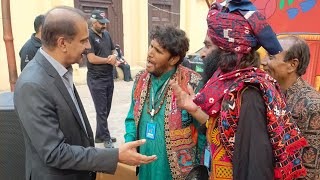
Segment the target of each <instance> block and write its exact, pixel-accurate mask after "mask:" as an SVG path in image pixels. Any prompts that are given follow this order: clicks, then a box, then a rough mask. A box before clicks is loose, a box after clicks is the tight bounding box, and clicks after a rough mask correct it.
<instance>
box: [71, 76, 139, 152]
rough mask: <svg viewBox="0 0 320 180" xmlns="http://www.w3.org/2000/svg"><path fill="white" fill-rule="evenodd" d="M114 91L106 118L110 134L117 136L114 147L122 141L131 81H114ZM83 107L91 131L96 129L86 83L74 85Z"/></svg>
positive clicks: (129, 99)
mask: <svg viewBox="0 0 320 180" xmlns="http://www.w3.org/2000/svg"><path fill="white" fill-rule="evenodd" d="M114 85H115V87H114V93H113V101H112V107H111V112H110V115H109V118H108V123H109V130H110V133H111V136H113V137H116V138H117V142H116V143H115V144H114V145H115V147H119V145H120V144H123V143H124V138H123V135H124V132H125V126H124V120H125V118H126V117H127V113H128V111H129V107H130V103H131V90H132V85H133V82H132V81H130V82H125V81H122V80H119V81H115V83H114ZM76 88H77V90H78V92H79V94H80V97H81V100H82V103H83V105H84V108H85V110H86V113H87V116H88V118H89V121H90V124H91V128H92V130H93V133H94V134H95V131H96V112H95V109H94V104H93V101H92V98H91V95H90V92H89V89H88V86H87V85H77V86H76ZM96 146H97V147H103V144H101V143H99V144H96Z"/></svg>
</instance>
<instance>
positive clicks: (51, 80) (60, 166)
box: [14, 51, 118, 180]
mask: <svg viewBox="0 0 320 180" xmlns="http://www.w3.org/2000/svg"><path fill="white" fill-rule="evenodd" d="M75 94H76V99H77V100H78V102H79V106H80V109H81V113H82V115H83V119H84V122H85V124H86V130H87V132H88V135H87V134H86V132H85V129H84V128H85V127H83V125H82V122H81V119H80V116H79V113H78V112H77V110H76V106H75V105H74V103H73V101H72V99H71V96H70V95H69V93H68V90H67V88H66V87H65V85H64V83H63V81H62V79H61V77H60V76H59V74H58V72H57V71H56V70H55V69H54V67H53V66H52V65H51V64H50V63H49V61H48V60H47V59H46V58H45V57H44V56H43V55H42V54H41V53H40V51H38V52H37V54H36V56H35V58H34V60H33V61H31V62H30V65H28V67H26V68H25V70H24V71H23V72H22V73H21V75H20V77H19V78H18V81H17V83H16V87H15V93H14V103H15V109H16V112H17V114H18V116H19V118H20V120H21V122H22V125H23V134H24V140H25V145H26V179H32V180H34V179H35V180H89V179H93V176H94V173H93V172H92V171H102V172H106V173H111V174H113V173H114V172H115V170H116V167H117V162H118V149H97V148H94V147H93V146H94V142H93V133H92V130H91V127H90V124H89V121H88V118H87V116H86V113H85V111H84V108H83V105H82V103H81V100H80V98H79V95H78V93H77V91H76V90H75Z"/></svg>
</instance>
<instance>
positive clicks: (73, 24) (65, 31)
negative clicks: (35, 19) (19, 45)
mask: <svg viewBox="0 0 320 180" xmlns="http://www.w3.org/2000/svg"><path fill="white" fill-rule="evenodd" d="M81 21H84V22H86V21H87V20H86V17H85V14H84V13H83V12H82V11H80V10H79V9H75V8H72V7H67V6H60V7H55V8H53V9H51V10H50V11H48V12H47V14H46V18H45V21H44V24H43V27H42V34H41V40H42V45H43V46H44V47H46V48H48V49H53V48H54V47H56V46H57V39H58V38H59V37H61V36H63V37H64V38H65V39H67V40H70V41H71V40H73V38H74V37H75V36H76V34H77V33H78V24H77V23H79V22H81Z"/></svg>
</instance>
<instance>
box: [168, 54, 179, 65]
mask: <svg viewBox="0 0 320 180" xmlns="http://www.w3.org/2000/svg"><path fill="white" fill-rule="evenodd" d="M179 60H180V56H173V57H171V58H170V59H169V64H170V65H171V66H174V65H176V64H177V63H178V62H179Z"/></svg>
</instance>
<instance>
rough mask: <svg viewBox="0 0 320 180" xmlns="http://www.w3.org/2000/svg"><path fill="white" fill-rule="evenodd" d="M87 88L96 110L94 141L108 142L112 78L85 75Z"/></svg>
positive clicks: (112, 87)
mask: <svg viewBox="0 0 320 180" xmlns="http://www.w3.org/2000/svg"><path fill="white" fill-rule="evenodd" d="M87 83H88V87H89V90H90V93H91V96H92V99H93V102H94V107H95V109H96V120H97V129H96V136H95V138H96V139H101V140H106V141H107V140H110V137H111V136H110V132H109V128H108V116H109V113H110V109H111V103H112V95H113V89H114V83H113V77H112V75H111V76H110V77H97V76H93V75H89V74H88V75H87Z"/></svg>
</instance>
